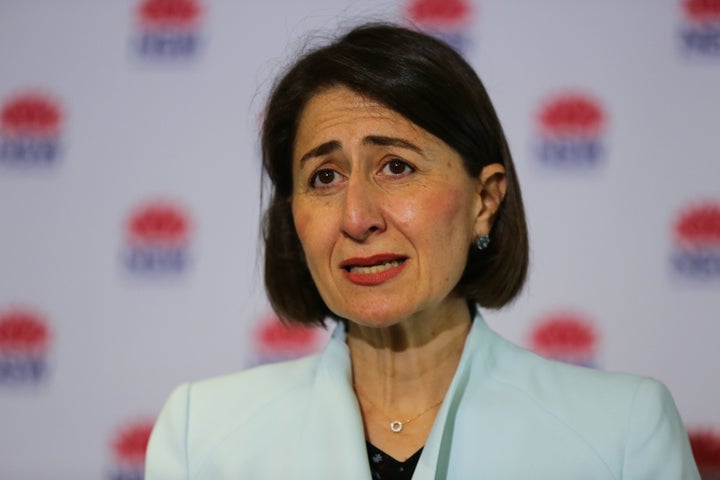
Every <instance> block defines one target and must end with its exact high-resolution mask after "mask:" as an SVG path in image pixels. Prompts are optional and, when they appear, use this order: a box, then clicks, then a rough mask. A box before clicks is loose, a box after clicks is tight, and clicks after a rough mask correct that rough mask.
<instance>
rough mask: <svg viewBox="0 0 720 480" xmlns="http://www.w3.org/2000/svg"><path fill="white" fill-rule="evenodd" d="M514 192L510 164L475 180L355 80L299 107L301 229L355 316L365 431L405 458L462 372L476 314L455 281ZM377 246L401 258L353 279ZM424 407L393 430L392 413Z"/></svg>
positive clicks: (341, 309)
mask: <svg viewBox="0 0 720 480" xmlns="http://www.w3.org/2000/svg"><path fill="white" fill-rule="evenodd" d="M504 194H505V176H504V170H503V167H502V166H501V165H499V164H492V165H489V166H487V167H485V168H484V169H483V171H482V172H481V174H480V176H479V177H478V178H473V177H471V176H469V175H468V174H467V172H466V170H465V168H464V166H463V163H462V159H461V157H460V156H459V154H458V153H457V152H456V151H455V150H454V149H452V148H451V147H449V146H448V145H447V144H445V143H444V142H443V141H442V140H440V139H438V138H437V137H435V136H434V135H432V134H430V133H429V132H427V131H425V130H423V129H422V128H420V127H418V126H417V125H415V124H413V123H412V122H410V121H408V120H407V119H405V118H404V117H403V116H401V115H400V114H398V113H397V112H395V111H392V110H390V109H388V108H386V107H384V106H382V105H380V104H378V103H377V102H375V101H374V100H371V99H368V98H365V97H362V96H360V95H359V94H357V93H355V92H354V91H352V90H350V89H347V88H345V87H332V88H329V89H327V90H324V91H322V92H320V93H318V94H317V95H315V96H314V97H313V98H312V99H311V100H310V101H309V102H308V104H307V105H306V106H305V108H304V110H303V112H302V114H301V116H300V121H299V125H298V131H297V135H296V141H295V145H294V152H293V195H292V198H291V203H292V211H293V218H294V222H295V228H296V230H297V233H298V236H299V238H300V242H301V244H302V246H303V250H304V252H305V256H306V260H307V264H308V267H309V269H310V272H311V274H312V277H313V280H314V281H315V284H316V285H317V287H318V290H319V292H320V294H321V296H322V298H323V300H324V301H325V303H326V304H327V305H328V307H329V308H330V309H331V310H332V311H333V312H335V313H336V314H338V315H339V316H341V317H343V318H346V319H348V321H349V322H348V325H349V329H348V330H349V331H348V338H347V343H348V346H349V349H350V355H351V360H352V366H353V381H354V386H355V391H356V393H357V397H358V403H359V406H360V409H361V411H362V414H363V420H364V423H365V433H366V437H367V439H368V440H369V441H371V442H372V443H373V444H374V445H376V446H377V447H379V448H381V449H383V450H384V451H386V452H387V453H389V454H390V455H392V456H394V457H395V458H397V459H399V460H404V459H406V458H407V457H409V456H410V455H412V454H413V453H414V452H415V451H417V449H418V448H420V447H421V446H422V445H424V443H425V440H426V438H427V435H428V433H429V431H430V428H431V427H432V423H433V421H434V418H435V414H436V413H437V410H438V408H439V402H440V401H442V399H443V397H444V395H445V393H446V391H447V389H448V387H449V384H450V381H451V380H452V377H453V374H454V372H455V370H456V369H457V365H458V362H459V359H460V355H461V353H462V349H463V345H464V342H465V338H466V336H467V333H468V331H469V329H470V321H471V319H470V314H469V311H468V308H467V303H466V300H465V299H464V298H461V297H458V296H457V295H456V294H455V293H454V288H455V286H456V285H457V283H458V281H459V279H460V277H461V275H462V272H463V270H464V268H465V264H466V261H467V254H468V250H469V248H471V245H473V243H474V241H475V239H476V238H477V237H478V236H479V235H487V234H488V233H489V232H490V228H491V227H492V220H493V217H494V215H495V213H496V211H497V208H498V207H499V205H500V203H501V202H502V199H503V197H504ZM379 254H388V255H390V256H391V258H393V259H398V262H397V263H398V264H401V267H399V268H397V269H396V270H397V271H396V272H395V273H393V275H392V276H391V277H390V278H387V279H383V280H381V281H379V282H374V283H373V284H372V285H359V284H358V283H357V282H354V281H352V279H351V278H350V276H348V272H347V269H348V265H346V264H347V262H348V259H358V258H360V259H368V258H370V257H373V256H376V255H379ZM379 263H382V262H379ZM343 267H345V268H343ZM383 268H385V267H383ZM420 412H424V413H422V415H421V416H420V417H418V418H417V419H415V420H413V421H412V422H410V423H406V426H405V428H404V429H403V431H402V433H400V434H395V433H392V432H391V431H390V430H389V428H388V422H389V420H388V419H400V420H407V419H410V418H412V417H414V416H416V415H417V414H418V413H420Z"/></svg>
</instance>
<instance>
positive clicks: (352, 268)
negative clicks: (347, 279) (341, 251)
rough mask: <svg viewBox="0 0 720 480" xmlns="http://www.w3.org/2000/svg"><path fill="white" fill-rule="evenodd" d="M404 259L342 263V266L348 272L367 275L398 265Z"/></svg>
mask: <svg viewBox="0 0 720 480" xmlns="http://www.w3.org/2000/svg"><path fill="white" fill-rule="evenodd" d="M404 261H405V259H404V258H402V259H395V260H388V261H385V262H380V263H376V264H373V265H343V267H342V268H344V269H345V271H346V272H348V273H357V274H360V275H369V274H372V273H381V272H384V271H386V270H389V269H391V268H395V267H399V266H400V265H402V263H403V262H404Z"/></svg>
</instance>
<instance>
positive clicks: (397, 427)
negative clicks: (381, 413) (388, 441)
mask: <svg viewBox="0 0 720 480" xmlns="http://www.w3.org/2000/svg"><path fill="white" fill-rule="evenodd" d="M402 429H403V424H402V422H401V421H400V420H393V421H392V422H390V430H392V431H393V433H400V432H401V431H402Z"/></svg>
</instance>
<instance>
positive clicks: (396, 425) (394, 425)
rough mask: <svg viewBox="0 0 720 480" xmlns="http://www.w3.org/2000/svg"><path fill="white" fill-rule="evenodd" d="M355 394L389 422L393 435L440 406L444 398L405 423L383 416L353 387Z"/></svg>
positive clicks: (379, 409) (376, 407)
mask: <svg viewBox="0 0 720 480" xmlns="http://www.w3.org/2000/svg"><path fill="white" fill-rule="evenodd" d="M355 392H356V393H357V394H358V395H360V396H361V397H362V398H363V399H365V401H366V402H368V403H369V404H370V405H372V406H373V407H374V408H375V409H376V410H377V411H379V412H380V413H382V416H383V417H385V419H386V420H388V421H389V422H390V430H391V431H392V432H393V433H400V432H402V429H403V428H404V427H405V425H407V424H408V423H410V422H412V421H413V420H417V419H418V418H420V417H422V416H423V415H425V414H426V413H427V412H429V411H430V410H432V409H433V408H435V407H437V406H438V405H440V404H441V403H442V402H443V400H444V398H443V399H441V400H440V401H439V402H437V403H434V404H432V405H430V406H429V407H428V408H426V409H425V410H423V411H422V412H420V413H418V414H417V415H415V416H414V417H412V418H409V419H407V420H405V421H401V420H393V419H392V418H390V417H388V416H387V415H385V412H383V411H382V409H381V408H380V407H378V406H377V405H375V404H374V403H373V402H372V401H371V400H370V399H369V398H368V397H366V396H365V395H363V394H362V393H360V390H358V389H357V387H355Z"/></svg>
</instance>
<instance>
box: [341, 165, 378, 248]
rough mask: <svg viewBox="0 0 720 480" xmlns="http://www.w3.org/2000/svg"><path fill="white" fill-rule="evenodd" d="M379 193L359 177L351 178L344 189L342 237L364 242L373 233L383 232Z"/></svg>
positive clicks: (370, 183) (368, 182) (369, 183)
mask: <svg viewBox="0 0 720 480" xmlns="http://www.w3.org/2000/svg"><path fill="white" fill-rule="evenodd" d="M385 227H386V224H385V217H384V215H383V210H382V198H381V193H380V192H379V191H378V189H377V188H375V187H374V186H373V185H372V182H371V181H369V180H367V179H364V178H362V177H361V176H355V177H351V178H350V181H349V182H348V185H347V187H346V189H345V199H344V205H343V217H342V224H341V226H340V228H341V229H342V233H343V235H345V236H346V237H348V238H351V239H353V240H355V241H357V242H364V241H365V240H367V239H368V238H369V237H370V236H372V235H373V234H375V233H378V232H382V231H384V230H385Z"/></svg>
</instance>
